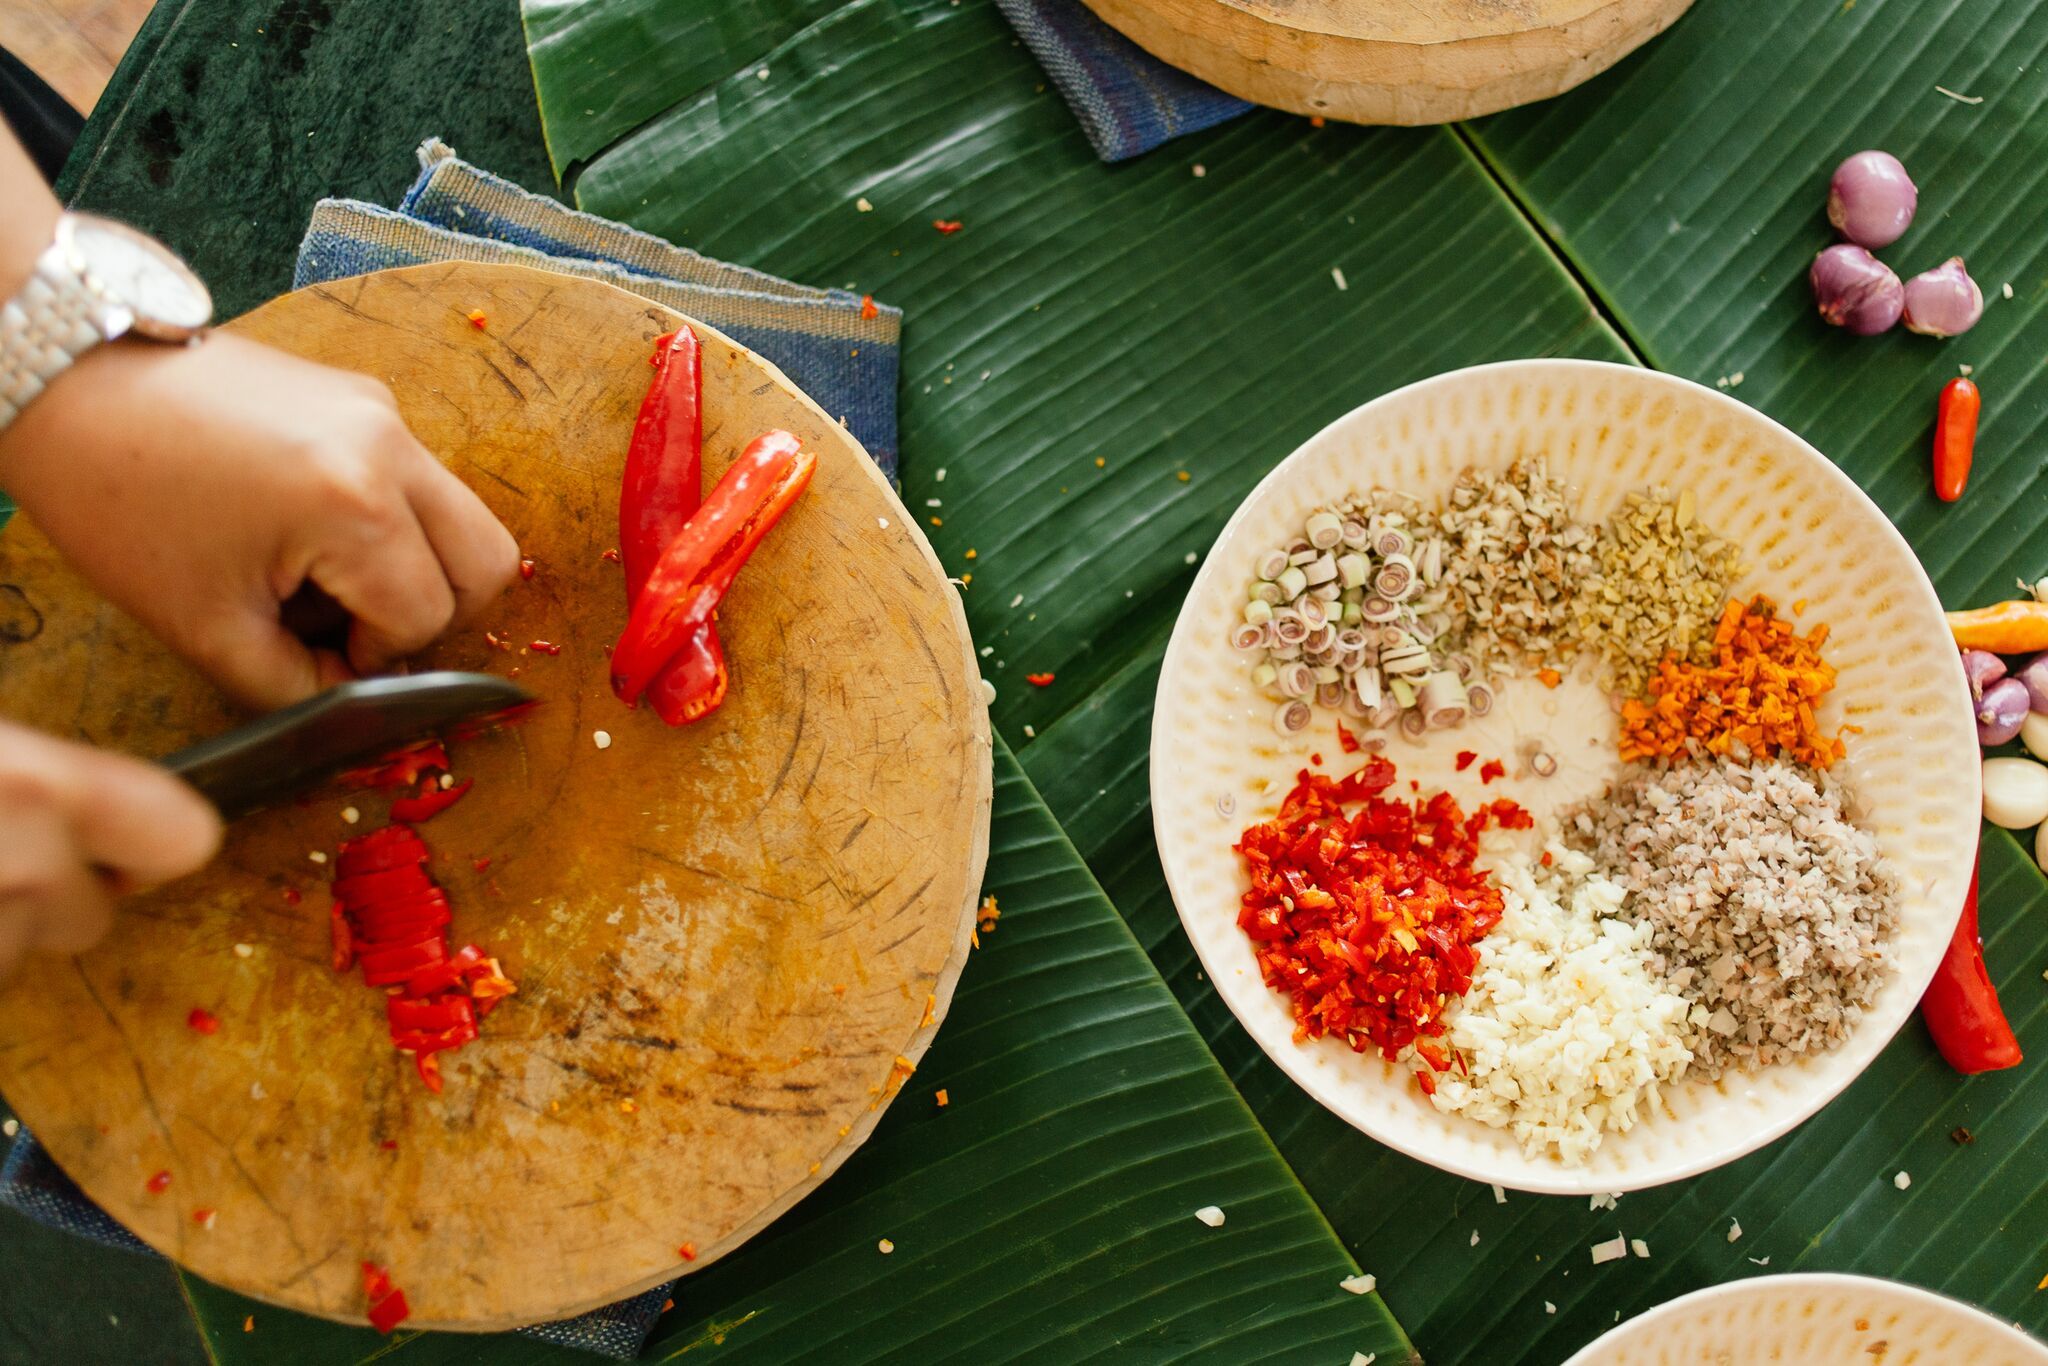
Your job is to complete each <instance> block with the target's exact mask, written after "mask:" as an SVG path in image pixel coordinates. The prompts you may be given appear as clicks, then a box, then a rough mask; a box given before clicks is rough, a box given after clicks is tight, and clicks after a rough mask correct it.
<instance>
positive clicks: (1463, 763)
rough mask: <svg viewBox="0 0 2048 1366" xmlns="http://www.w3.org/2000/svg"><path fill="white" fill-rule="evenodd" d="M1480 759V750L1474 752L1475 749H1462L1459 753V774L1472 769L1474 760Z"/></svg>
mask: <svg viewBox="0 0 2048 1366" xmlns="http://www.w3.org/2000/svg"><path fill="white" fill-rule="evenodd" d="M1478 757H1479V751H1478V750H1473V749H1461V750H1459V751H1458V772H1460V773H1463V772H1464V771H1465V770H1466V769H1468V768H1470V767H1472V761H1473V760H1474V759H1477V758H1478Z"/></svg>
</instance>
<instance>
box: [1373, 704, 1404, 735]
mask: <svg viewBox="0 0 2048 1366" xmlns="http://www.w3.org/2000/svg"><path fill="white" fill-rule="evenodd" d="M1401 710H1402V709H1401V702H1400V699H1399V698H1396V697H1382V698H1381V699H1380V704H1379V705H1378V706H1377V707H1374V708H1373V709H1372V723H1373V725H1375V726H1378V727H1381V728H1383V729H1384V728H1385V727H1387V726H1391V725H1393V724H1394V722H1396V721H1398V720H1400V719H1401Z"/></svg>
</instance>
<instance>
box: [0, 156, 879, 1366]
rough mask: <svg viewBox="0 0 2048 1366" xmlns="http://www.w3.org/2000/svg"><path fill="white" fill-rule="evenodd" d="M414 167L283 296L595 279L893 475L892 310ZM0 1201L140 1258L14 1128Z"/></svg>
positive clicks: (627, 1349) (647, 1314) (464, 169)
mask: <svg viewBox="0 0 2048 1366" xmlns="http://www.w3.org/2000/svg"><path fill="white" fill-rule="evenodd" d="M419 157H420V176H419V179H418V180H417V181H415V182H414V184H413V187H412V189H410V190H409V191H407V192H406V195H405V198H404V200H402V201H401V202H400V204H399V207H398V208H397V209H396V210H391V209H384V208H380V207H378V206H377V205H375V204H364V203H359V202H357V201H354V200H346V199H323V200H321V201H320V203H319V204H318V205H317V206H315V208H314V210H313V219H312V222H311V224H310V225H309V226H308V228H307V230H306V237H305V240H304V241H303V242H302V243H300V246H299V262H298V270H297V272H296V275H295V276H294V281H293V283H294V284H295V285H296V286H300V287H303V286H305V285H310V284H318V283H321V282H323V281H327V280H334V279H339V278H341V277H343V276H348V275H360V274H363V273H364V272H366V271H372V270H383V269H386V268H387V267H392V266H408V265H419V264H422V263H424V262H429V261H487V262H507V263H511V264H514V265H525V266H534V267H538V268H540V269H543V270H554V271H559V272H561V273H563V274H565V275H580V276H584V277H587V278H590V279H597V280H603V281H605V282H607V283H609V284H614V285H618V286H619V287H621V288H623V289H629V290H632V291H633V292H634V293H636V294H641V295H644V296H645V297H647V298H649V299H652V300H654V301H655V302H656V303H660V304H665V305H667V306H668V307H670V308H674V309H676V310H678V311H680V312H684V313H688V314H689V315H690V316H691V317H694V318H699V319H702V320H703V321H704V322H706V323H709V324H710V325H711V326H713V327H716V328H717V329H718V330H719V331H721V332H723V333H725V334H726V335H727V336H729V337H732V338H733V339H734V340H736V341H738V342H740V343H741V344H742V345H744V346H747V347H750V348H751V349H753V350H755V351H757V352H759V353H760V354H761V355H763V356H766V357H767V358H768V359H769V360H770V361H772V362H774V363H775V364H776V365H777V366H779V367H780V368H781V369H782V371H783V372H784V373H785V374H787V375H788V376H789V377H790V378H791V379H792V380H794V381H795V382H796V384H797V385H798V387H800V388H802V389H803V390H804V392H805V393H807V394H809V395H810V396H811V398H812V399H813V400H814V401H816V403H817V404H818V406H819V407H821V408H823V409H824V410H825V411H826V412H828V413H831V414H832V415H833V416H835V417H843V418H844V419H845V420H846V425H847V428H848V430H850V431H851V432H852V433H853V435H854V436H855V437H856V438H858V439H859V441H860V443H861V444H862V445H863V446H865V447H866V448H867V452H868V454H869V455H871V456H873V457H874V459H875V463H876V464H878V465H880V466H881V467H882V470H883V471H884V472H885V473H887V474H888V475H889V476H890V477H891V478H892V479H893V478H894V477H895V475H896V372H897V349H898V344H899V341H900V339H901V333H902V325H903V314H902V311H901V310H900V309H895V308H888V307H885V306H882V305H879V304H865V303H864V301H863V300H862V299H861V298H860V297H858V296H856V295H853V294H850V293H848V292H847V291H845V290H843V289H812V288H809V287H807V286H804V285H795V284H791V283H790V282H788V281H787V280H778V279H776V278H775V277H774V276H772V275H764V274H762V273H761V272H759V271H755V270H749V269H747V268H746V267H744V266H734V265H727V264H726V263H724V262H722V261H714V260H712V259H711V258H709V257H706V256H700V255H698V254H697V253H696V252H693V251H688V250H686V249H684V248H682V247H678V246H674V245H671V244H670V243H668V242H664V241H662V240H661V239H660V238H658V237H650V236H648V235H647V234H646V233H643V232H636V231H634V230H633V229H632V228H629V227H626V226H625V225H624V224H620V223H613V222H611V221H609V220H607V219H603V218H594V217H592V216H591V215H589V214H585V213H578V212H576V211H575V210H573V209H569V208H565V207H564V206H563V205H561V204H559V203H557V202H556V201H555V200H552V199H549V198H547V197H545V196H543V195H536V194H530V193H528V192H527V191H525V190H522V189H520V188H519V187H518V186H517V185H513V184H511V183H510V182H509V181H504V180H500V179H499V178H498V177H496V176H494V175H491V174H489V173H488V172H486V171H481V170H478V169H477V168H476V167H474V166H471V165H469V164H468V163H466V162H464V161H462V160H461V159H459V158H458V157H457V156H456V155H455V153H454V152H453V151H452V150H451V149H450V148H448V147H447V146H446V145H445V144H444V143H442V142H441V141H440V140H439V139H430V140H428V141H427V142H426V143H424V144H422V145H421V147H420V149H419ZM0 1205H5V1206H7V1207H8V1208H10V1209H13V1210H16V1211H18V1212H19V1213H22V1214H25V1215H27V1216H28V1217H29V1218H31V1219H34V1220H36V1221H37V1222H38V1223H42V1224H47V1225H49V1226H50V1227H52V1228H57V1229H62V1230H64V1231H66V1232H70V1233H76V1234H79V1235H81V1236H83V1237H87V1238H91V1239H93V1240H94V1241H96V1242H100V1243H104V1244H106V1245H107V1246H109V1247H119V1248H127V1249H132V1250H135V1251H141V1252H148V1251H149V1247H148V1245H147V1244H145V1243H144V1242H142V1240H141V1239H139V1238H137V1237H136V1236H135V1235H134V1234H132V1233H130V1232H129V1231H128V1230H127V1229H125V1228H123V1227H121V1225H120V1224H118V1223H116V1222H115V1221H114V1220H113V1219H112V1218H110V1217H109V1216H108V1215H107V1213H106V1212H105V1211H104V1210H102V1209H100V1208H99V1207H98V1206H97V1205H95V1204H93V1203H92V1201H90V1200H88V1199H87V1198H86V1197H85V1194H84V1192H82V1191H80V1190H79V1189H78V1187H77V1186H76V1185H75V1184H73V1183H72V1181H71V1179H70V1178H69V1177H67V1176H65V1175H64V1173H63V1172H62V1171H61V1170H60V1169H59V1168H58V1166H57V1164H56V1163H55V1162H53V1161H51V1160H50V1156H49V1154H48V1153H47V1152H45V1151H44V1150H43V1148H42V1146H41V1145H40V1144H38V1143H37V1142H36V1141H35V1139H34V1138H33V1137H32V1136H31V1135H30V1134H29V1133H28V1132H27V1131H26V1130H23V1131H21V1132H20V1134H19V1135H18V1136H17V1137H16V1138H15V1140H14V1146H13V1147H12V1148H11V1149H10V1150H9V1151H8V1154H7V1160H6V1162H5V1163H4V1164H0ZM674 1290H675V1283H674V1282H671V1283H670V1284H668V1285H662V1286H657V1287H655V1288H654V1289H652V1290H648V1291H645V1292H643V1293H641V1294H639V1295H635V1296H633V1297H632V1298H630V1299H626V1300H621V1301H620V1302H619V1303H617V1304H614V1305H609V1306H607V1307H605V1308H603V1309H597V1310H593V1311H591V1312H590V1313H588V1314H584V1315H581V1316H579V1317H577V1318H573V1319H565V1320H563V1321H562V1322H560V1323H543V1324H536V1325H534V1326H533V1327H531V1328H522V1329H520V1331H521V1332H522V1333H525V1334H526V1335H527V1336H529V1337H534V1338H539V1339H540V1340H541V1341H543V1342H549V1343H553V1344H556V1345H557V1346H562V1347H577V1348H582V1349H584V1350H586V1351H591V1352H598V1353H602V1354H603V1355H605V1356H610V1357H616V1358H618V1359H620V1360H631V1359H632V1358H633V1357H635V1356H637V1355H639V1352H640V1348H641V1345H642V1344H643V1343H645V1342H646V1340H647V1335H648V1334H649V1333H650V1332H652V1331H653V1329H654V1324H655V1321H656V1320H657V1319H659V1318H660V1317H661V1312H662V1305H663V1304H664V1303H665V1302H666V1301H667V1300H668V1298H669V1296H670V1295H671V1294H672V1293H673V1292H674Z"/></svg>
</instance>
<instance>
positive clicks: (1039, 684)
mask: <svg viewBox="0 0 2048 1366" xmlns="http://www.w3.org/2000/svg"><path fill="white" fill-rule="evenodd" d="M1052 678H1053V676H1052V675H1051V674H1025V675H1024V681H1025V682H1026V683H1029V684H1030V685H1031V686H1032V687H1034V688H1049V687H1051V686H1052Z"/></svg>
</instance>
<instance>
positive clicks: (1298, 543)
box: [1287, 536, 1316, 558]
mask: <svg viewBox="0 0 2048 1366" xmlns="http://www.w3.org/2000/svg"><path fill="white" fill-rule="evenodd" d="M1315 549H1316V548H1315V547H1314V546H1312V545H1310V544H1309V543H1308V538H1307V537H1305V536H1296V537H1295V538H1294V539H1293V540H1291V541H1289V542H1288V543H1287V554H1288V556H1289V558H1292V557H1293V556H1296V555H1299V554H1301V553H1302V552H1303V551H1307V552H1308V553H1309V554H1311V555H1313V554H1314V553H1315Z"/></svg>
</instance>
